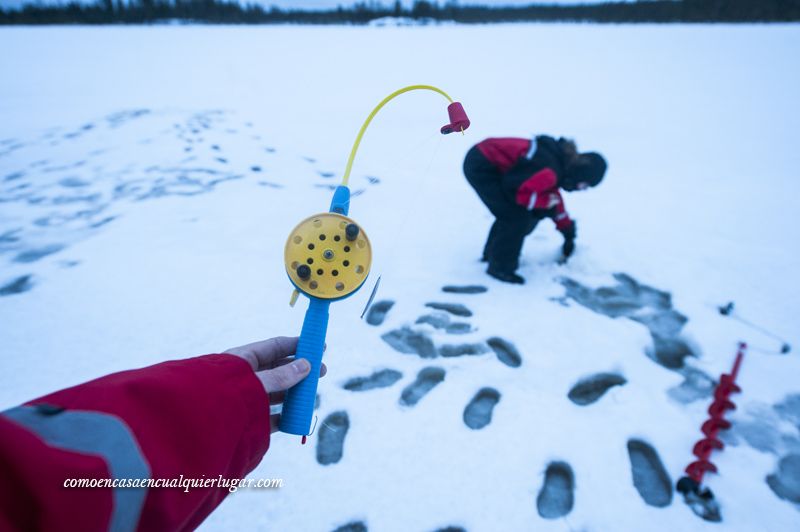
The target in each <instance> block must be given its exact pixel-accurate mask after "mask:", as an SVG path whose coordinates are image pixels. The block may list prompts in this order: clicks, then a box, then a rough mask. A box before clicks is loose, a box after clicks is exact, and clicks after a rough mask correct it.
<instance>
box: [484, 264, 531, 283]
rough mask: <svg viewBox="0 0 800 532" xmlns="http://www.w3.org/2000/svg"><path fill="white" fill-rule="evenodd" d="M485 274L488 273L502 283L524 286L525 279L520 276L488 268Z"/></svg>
mask: <svg viewBox="0 0 800 532" xmlns="http://www.w3.org/2000/svg"><path fill="white" fill-rule="evenodd" d="M486 273H488V274H489V275H491V276H492V277H494V278H495V279H497V280H498V281H503V282H504V283H512V284H525V278H524V277H522V276H521V275H517V274H516V273H514V272H505V271H501V270H495V269H492V268H491V267H490V268H489V269H488V270H486Z"/></svg>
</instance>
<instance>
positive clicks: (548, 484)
mask: <svg viewBox="0 0 800 532" xmlns="http://www.w3.org/2000/svg"><path fill="white" fill-rule="evenodd" d="M574 504H575V475H574V474H573V472H572V467H570V465H569V464H568V463H566V462H550V463H549V464H548V465H547V470H546V471H545V473H544V484H543V485H542V489H540V490H539V495H538V496H537V497H536V511H537V512H539V515H540V516H542V517H544V518H545V519H558V518H559V517H564V516H565V515H567V514H568V513H570V512H571V511H572V507H573V505H574Z"/></svg>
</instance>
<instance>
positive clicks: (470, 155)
mask: <svg viewBox="0 0 800 532" xmlns="http://www.w3.org/2000/svg"><path fill="white" fill-rule="evenodd" d="M606 168H607V164H606V161H605V159H604V158H603V156H602V155H600V154H599V153H594V152H588V153H578V151H577V148H576V146H575V143H574V142H573V141H572V140H568V139H565V138H563V137H562V138H559V139H558V140H556V139H554V138H553V137H549V136H547V135H539V136H537V137H535V138H534V139H523V138H488V139H486V140H483V141H481V142H479V143H478V144H476V145H475V146H473V147H472V148H470V150H469V151H468V152H467V155H466V157H465V158H464V175H465V176H466V178H467V181H468V182H469V184H470V185H471V186H472V188H474V189H475V192H477V193H478V196H479V197H480V198H481V201H483V203H484V204H485V205H486V206H487V207H488V208H489V210H490V211H491V213H492V214H493V215H494V216H495V221H494V223H493V224H492V227H491V229H490V230H489V236H488V238H487V239H486V245H485V246H484V248H483V258H482V260H483V261H485V262H488V268H487V270H486V273H488V274H489V275H491V276H492V277H494V278H495V279H498V280H500V281H504V282H507V283H517V284H523V283H524V282H525V279H524V278H523V277H522V276H520V275H518V274H517V273H516V270H517V268H518V267H519V254H520V252H521V250H522V244H523V241H524V240H525V237H526V236H527V235H529V234H530V233H531V232H532V231H533V230H534V228H535V227H536V224H538V223H539V221H540V220H541V219H542V218H551V219H552V220H553V221H554V222H555V224H556V229H558V231H560V232H561V234H562V235H563V236H564V244H563V246H562V248H561V251H562V254H563V256H562V261H565V260H567V259H568V258H569V257H570V255H572V253H573V251H574V250H575V237H576V235H577V233H576V227H575V221H574V220H572V219H571V218H570V217H569V214H567V210H566V208H565V207H564V200H563V198H562V197H561V192H560V190H561V189H563V190H566V191H567V192H573V191H576V190H585V189H587V188H590V187H595V186H597V185H598V184H599V183H600V182H601V181H602V180H603V176H604V175H605V172H606Z"/></svg>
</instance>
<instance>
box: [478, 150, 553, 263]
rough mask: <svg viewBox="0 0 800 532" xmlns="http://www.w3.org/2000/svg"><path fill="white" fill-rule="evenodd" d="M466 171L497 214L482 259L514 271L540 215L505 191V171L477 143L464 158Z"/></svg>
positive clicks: (485, 200)
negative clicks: (525, 242)
mask: <svg viewBox="0 0 800 532" xmlns="http://www.w3.org/2000/svg"><path fill="white" fill-rule="evenodd" d="M464 175H465V176H466V177H467V181H468V182H469V184H470V185H472V188H474V189H475V192H477V193H478V196H479V197H480V198H481V201H483V203H484V204H485V205H486V206H487V207H488V208H489V210H490V211H491V212H492V214H494V216H495V218H496V219H495V221H494V223H493V224H492V228H491V229H490V230H489V237H488V238H487V239H486V245H485V246H484V247H483V260H485V261H487V262H488V263H489V268H490V269H492V270H494V271H497V272H509V273H510V272H514V271H515V270H516V269H517V267H518V266H519V254H520V252H521V251H522V243H523V242H524V241H525V237H526V236H527V235H529V234H530V233H531V232H532V231H533V230H534V228H535V227H536V224H537V223H539V220H540V218H537V217H535V216H533V215H532V214H531V212H530V211H528V210H527V209H526V208H524V207H521V206H519V205H517V204H516V203H514V202H513V201H512V199H511V198H509V197H508V196H507V195H506V194H505V193H504V192H503V188H502V179H503V174H502V173H501V172H500V170H498V169H497V167H495V166H494V165H493V164H492V163H491V162H489V160H488V159H487V158H486V156H484V155H483V153H481V151H480V150H479V149H478V148H477V147H474V146H473V147H472V148H471V149H470V150H469V151H468V152H467V155H466V157H465V158H464Z"/></svg>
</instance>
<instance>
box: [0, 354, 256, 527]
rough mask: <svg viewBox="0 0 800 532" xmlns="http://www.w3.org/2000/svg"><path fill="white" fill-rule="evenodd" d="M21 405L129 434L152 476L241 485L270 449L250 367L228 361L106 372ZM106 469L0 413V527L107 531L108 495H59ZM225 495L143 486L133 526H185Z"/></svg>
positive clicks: (211, 358) (217, 490)
mask: <svg viewBox="0 0 800 532" xmlns="http://www.w3.org/2000/svg"><path fill="white" fill-rule="evenodd" d="M29 404H31V405H37V404H38V405H41V404H48V405H55V406H57V407H63V408H65V409H66V411H67V412H71V411H90V412H101V413H107V414H111V415H112V416H114V417H116V418H118V419H119V420H121V421H122V422H123V423H124V424H125V425H126V426H127V427H128V428H129V429H130V432H131V433H132V434H133V436H134V438H135V440H136V444H137V445H138V449H139V450H140V451H141V454H142V456H143V458H144V460H145V462H146V463H147V465H148V466H149V470H150V478H152V479H172V478H179V477H181V475H182V476H183V477H184V478H187V479H194V478H197V479H203V478H206V479H209V478H210V479H217V478H218V477H219V476H220V475H221V476H222V477H223V478H225V479H234V478H242V477H244V476H245V475H246V474H247V473H249V472H250V471H252V470H253V469H254V468H255V467H256V466H257V465H258V463H259V462H260V461H261V458H262V457H263V455H264V453H265V452H266V451H267V448H268V447H269V436H270V422H269V398H268V396H267V394H266V392H265V390H264V388H263V386H262V384H261V382H260V381H259V380H258V378H257V377H256V376H255V374H254V372H253V370H252V368H251V367H250V365H249V364H248V363H247V362H246V361H245V360H242V359H241V358H238V357H235V356H233V355H226V354H221V355H206V356H202V357H197V358H192V359H187V360H179V361H171V362H164V363H162V364H157V365H155V366H150V367H147V368H143V369H139V370H133V371H124V372H121V373H115V374H112V375H108V376H106V377H102V378H100V379H97V380H94V381H90V382H87V383H85V384H82V385H79V386H75V387H73V388H68V389H66V390H62V391H60V392H56V393H53V394H50V395H47V396H45V397H41V398H39V399H36V400H35V401H32V402H31V403H29ZM56 415H58V414H56ZM109 469H110V466H109V465H108V463H107V459H106V458H105V457H104V456H102V455H97V454H87V453H81V452H74V451H69V450H65V449H63V448H59V447H58V446H53V445H48V444H47V443H45V442H44V441H43V440H42V439H41V438H40V437H39V436H38V435H37V434H34V433H33V432H30V431H28V430H26V429H25V428H24V427H22V426H20V425H18V424H16V423H15V422H14V421H11V420H8V419H4V416H2V415H0V473H2V475H1V476H0V495H1V496H2V497H0V510H2V511H0V528H3V526H4V525H6V524H10V525H11V527H12V528H16V527H17V525H21V526H20V527H21V528H34V529H36V528H38V529H57V528H63V526H64V525H65V524H67V523H68V524H69V525H70V526H68V527H69V528H76V529H78V528H79V529H81V530H97V529H107V528H108V522H109V515H110V514H111V512H112V505H113V502H112V493H111V489H110V488H108V489H107V488H97V489H88V488H83V489H81V488H65V487H64V482H65V480H66V479H68V478H109V475H110V473H109ZM227 494H228V490H227V489H226V488H221V487H216V486H215V487H192V488H191V489H189V490H188V492H185V491H184V489H183V488H166V487H158V488H156V487H150V488H148V489H147V494H146V498H145V501H144V505H143V507H142V511H141V516H140V517H139V519H138V529H139V530H189V529H193V528H195V527H197V526H198V525H199V524H200V523H201V522H202V521H203V519H205V517H206V516H208V514H209V513H211V511H212V510H213V509H214V508H216V506H217V505H219V503H220V502H222V500H223V499H224V498H225V496H226V495H227ZM4 520H5V522H4ZM73 523H75V525H76V526H72V524H73ZM97 525H101V526H97Z"/></svg>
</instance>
